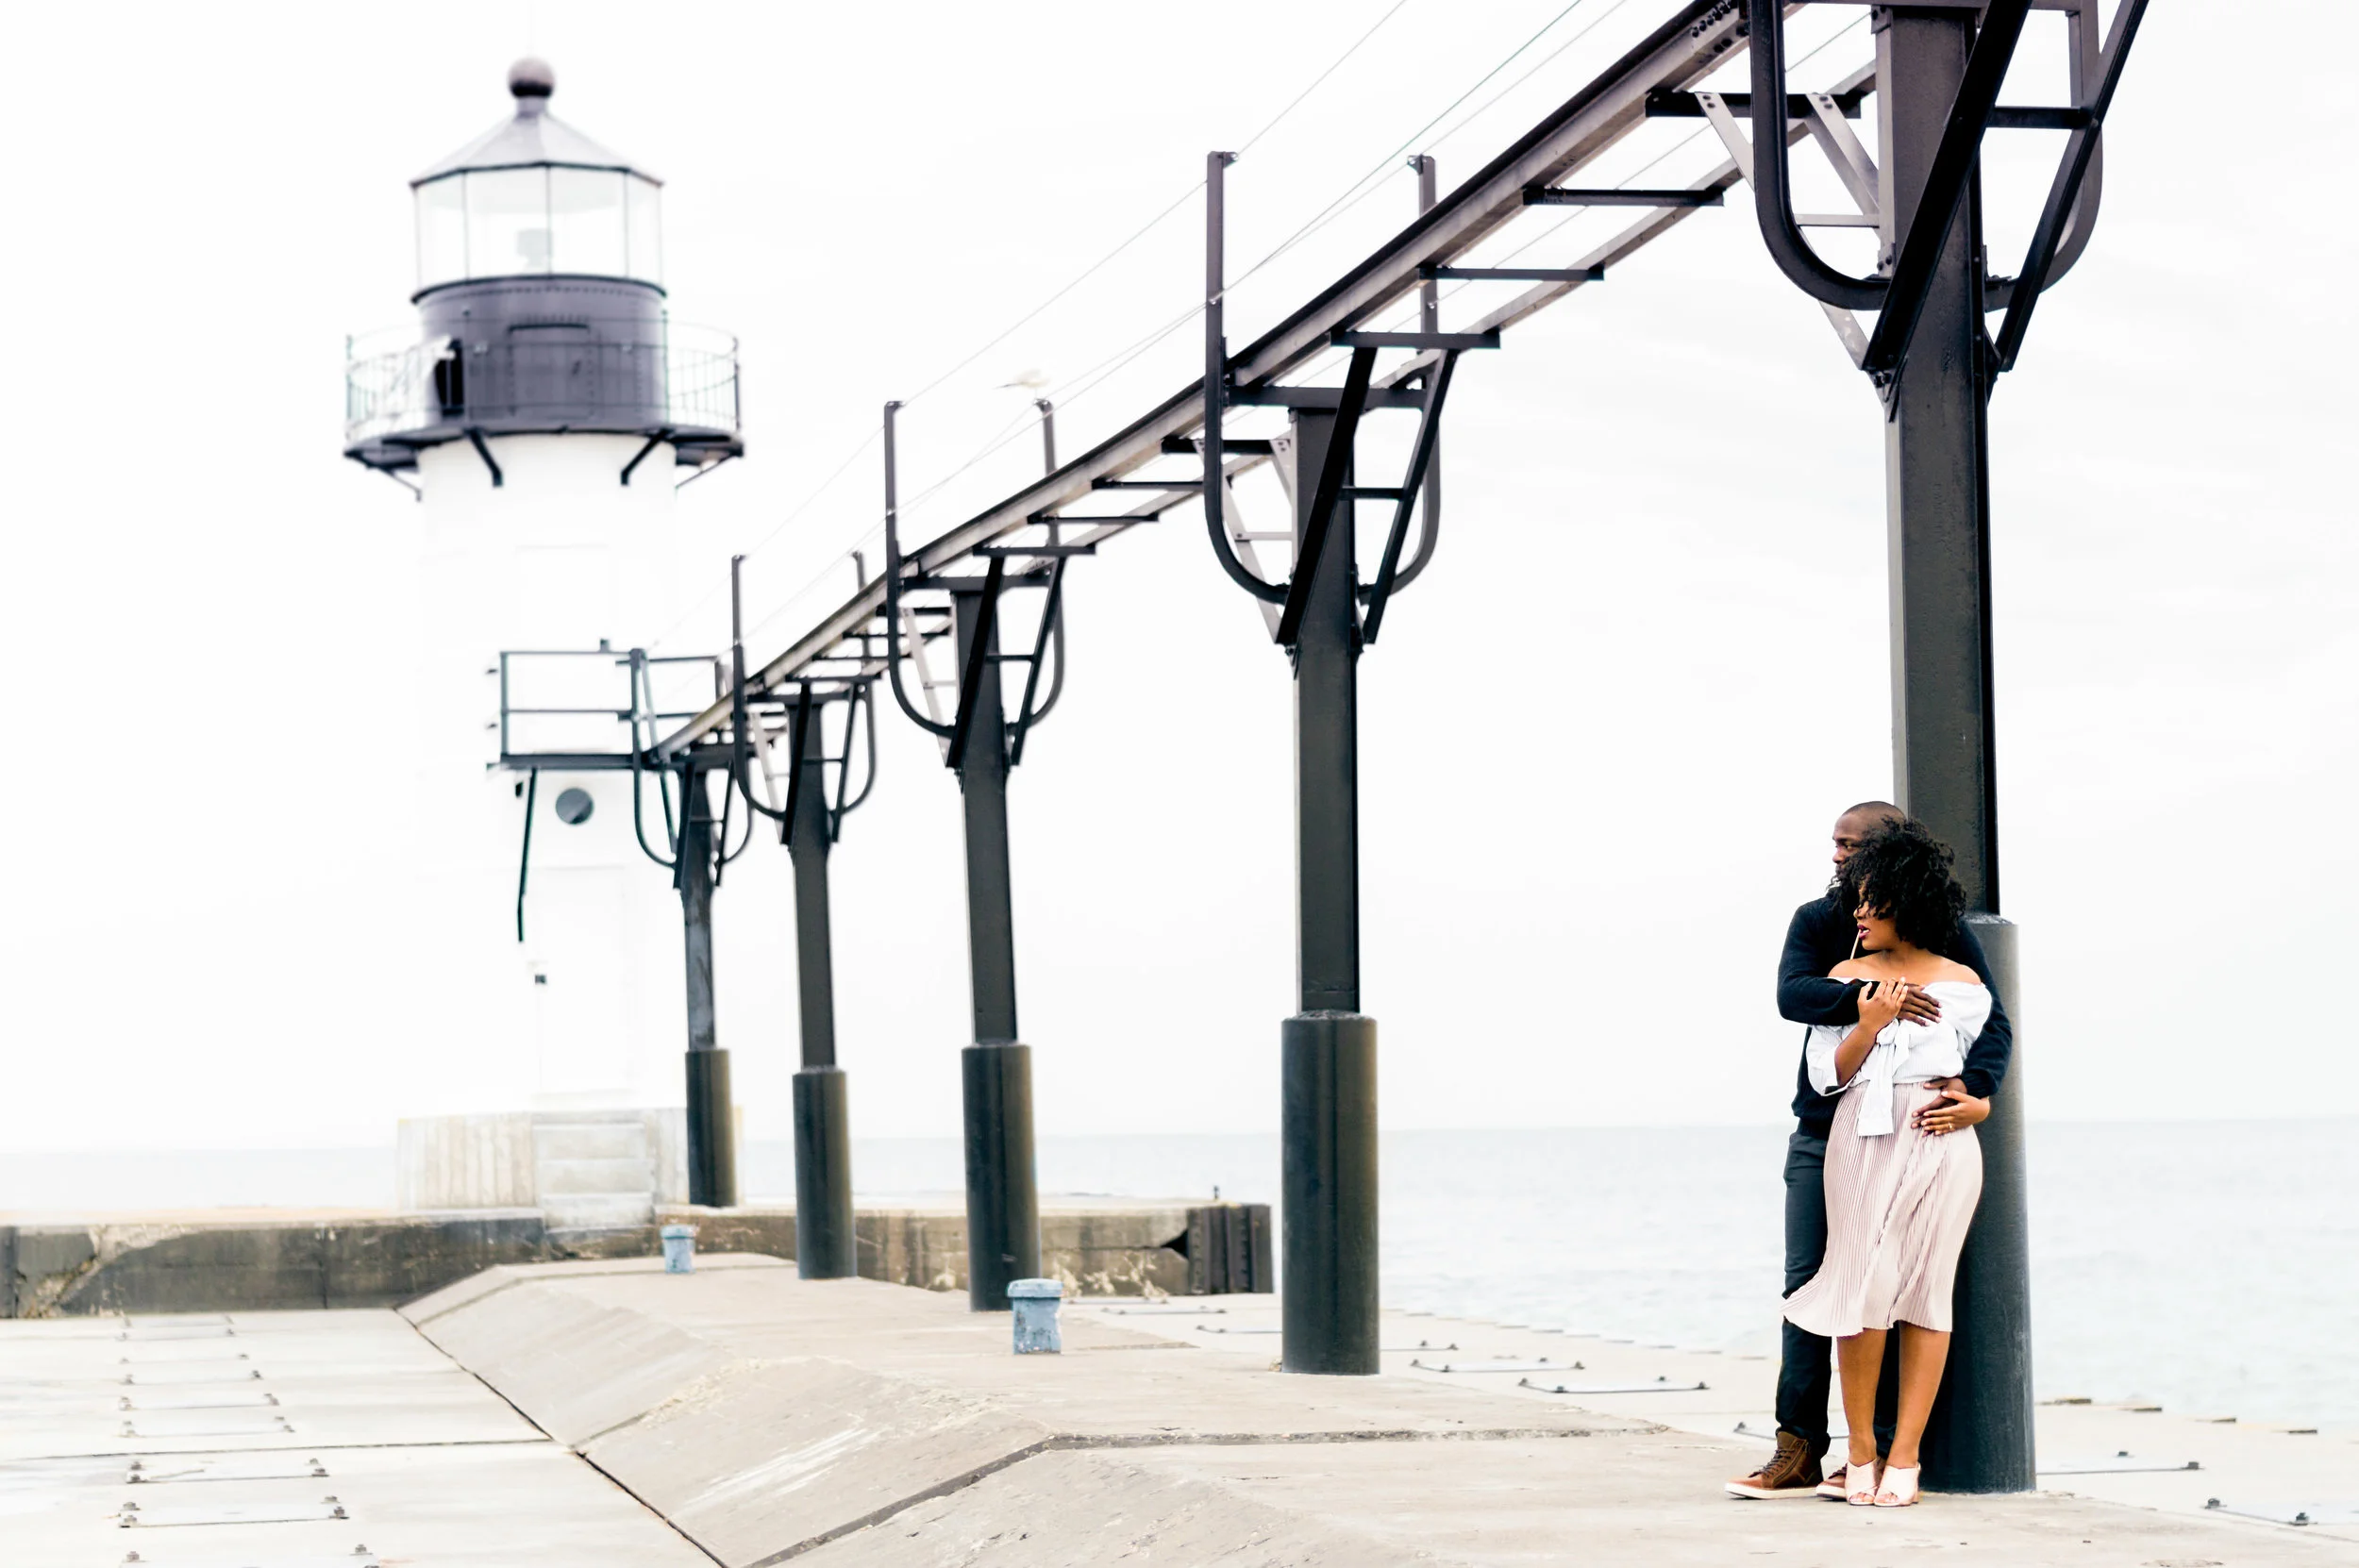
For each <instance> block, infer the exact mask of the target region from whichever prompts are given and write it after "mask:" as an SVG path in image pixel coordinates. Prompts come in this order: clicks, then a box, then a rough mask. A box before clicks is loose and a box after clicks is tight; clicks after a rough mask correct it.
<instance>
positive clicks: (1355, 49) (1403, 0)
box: [1237, 0, 1409, 158]
mask: <svg viewBox="0 0 2359 1568" xmlns="http://www.w3.org/2000/svg"><path fill="white" fill-rule="evenodd" d="M1408 4H1409V0H1396V3H1395V4H1394V6H1393V8H1392V9H1391V10H1388V11H1386V12H1385V13H1384V14H1383V15H1382V16H1380V17H1378V18H1377V19H1376V25H1375V26H1373V27H1370V28H1369V29H1368V30H1367V31H1366V32H1364V33H1362V34H1361V35H1360V37H1359V40H1358V42H1355V43H1353V44H1352V46H1351V47H1350V48H1348V49H1347V50H1345V51H1344V52H1343V53H1342V54H1340V55H1337V56H1336V57H1335V63H1334V64H1332V65H1330V66H1329V67H1328V68H1327V69H1326V70H1324V71H1322V72H1320V73H1319V74H1318V75H1316V76H1313V78H1312V79H1311V85H1310V86H1308V87H1306V88H1304V89H1303V90H1302V91H1301V92H1297V93H1296V94H1295V97H1294V102H1292V103H1290V104H1288V105H1287V106H1286V107H1285V108H1281V109H1280V110H1279V111H1278V112H1277V113H1276V114H1275V115H1273V116H1271V117H1270V123H1269V124H1268V125H1263V127H1262V128H1261V129H1260V130H1257V131H1255V132H1254V133H1253V134H1252V135H1251V136H1248V137H1246V139H1245V142H1244V143H1243V144H1242V145H1240V146H1239V147H1238V148H1237V156H1238V157H1239V158H1243V157H1244V156H1245V155H1246V153H1248V152H1250V151H1251V150H1252V148H1253V143H1255V142H1259V141H1260V140H1262V138H1263V137H1265V136H1267V135H1268V134H1269V133H1270V132H1272V131H1274V130H1276V129H1277V128H1278V123H1279V121H1280V120H1283V119H1284V118H1286V116H1287V115H1289V114H1292V113H1293V112H1294V111H1295V110H1296V109H1297V108H1300V107H1301V105H1302V100H1303V99H1305V98H1308V97H1309V96H1310V95H1311V94H1312V93H1313V92H1317V91H1318V90H1319V87H1320V85H1321V84H1322V83H1324V82H1325V81H1326V80H1327V78H1328V77H1330V76H1331V75H1334V74H1335V73H1336V72H1338V71H1340V70H1342V69H1343V64H1344V61H1346V60H1347V59H1349V58H1351V57H1352V56H1354V55H1356V54H1358V53H1359V52H1360V46H1361V44H1364V43H1365V42H1367V41H1368V40H1370V39H1372V38H1374V37H1375V36H1376V35H1377V34H1378V33H1380V32H1381V31H1382V30H1383V28H1384V24H1386V23H1387V22H1390V21H1391V20H1392V19H1393V18H1394V17H1396V16H1398V15H1399V14H1400V12H1401V9H1402V8H1403V7H1405V6H1407V5H1408Z"/></svg>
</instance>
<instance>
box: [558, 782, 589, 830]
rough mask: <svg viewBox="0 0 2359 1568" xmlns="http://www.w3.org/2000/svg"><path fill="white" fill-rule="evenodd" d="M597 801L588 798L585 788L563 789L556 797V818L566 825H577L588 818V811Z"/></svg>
mask: <svg viewBox="0 0 2359 1568" xmlns="http://www.w3.org/2000/svg"><path fill="white" fill-rule="evenodd" d="M597 806H598V803H597V802H596V801H594V800H592V799H591V798H590V792H589V791H587V790H563V791H560V792H559V793H558V797H557V820H558V821H560V822H561V823H563V824H564V825H565V826H568V827H579V826H581V825H582V824H583V823H585V822H588V821H589V820H590V813H591V812H592V811H594V810H596V809H597Z"/></svg>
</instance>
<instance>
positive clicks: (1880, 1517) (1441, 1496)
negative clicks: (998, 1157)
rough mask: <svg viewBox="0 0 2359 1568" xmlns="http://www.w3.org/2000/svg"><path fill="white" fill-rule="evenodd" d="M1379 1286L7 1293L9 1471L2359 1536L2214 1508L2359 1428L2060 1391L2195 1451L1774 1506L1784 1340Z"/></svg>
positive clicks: (1743, 1530) (1278, 1523)
mask: <svg viewBox="0 0 2359 1568" xmlns="http://www.w3.org/2000/svg"><path fill="white" fill-rule="evenodd" d="M1384 1321H1385V1340H1384V1343H1385V1345H1386V1354H1385V1357H1384V1362H1385V1367H1386V1370H1385V1373H1384V1374H1383V1375H1382V1376H1376V1377H1357V1378H1342V1377H1336V1378H1327V1377H1301V1376H1285V1375H1282V1374H1280V1373H1278V1372H1276V1371H1274V1370H1272V1362H1273V1360H1274V1359H1275V1358H1276V1355H1277V1343H1278V1336H1277V1335H1276V1334H1275V1333H1274V1332H1272V1330H1274V1329H1275V1327H1276V1326H1277V1310H1276V1306H1275V1303H1274V1302H1273V1300H1272V1298H1270V1297H1268V1296H1233V1297H1222V1298H1194V1299H1190V1300H1181V1301H1168V1302H1161V1303H1151V1304H1150V1303H1142V1302H1139V1301H1136V1300H1132V1301H1129V1302H1112V1301H1110V1302H1104V1303H1090V1304H1077V1305H1074V1306H1069V1307H1068V1308H1067V1309H1066V1311H1065V1313H1064V1339H1065V1353H1064V1354H1063V1355H1062V1356H1056V1357H1047V1356H1036V1357H1022V1358H1018V1357H1015V1356H1013V1355H1012V1354H1010V1350H1009V1333H1010V1327H1009V1322H1008V1319H1007V1318H1006V1317H1005V1316H1003V1315H998V1314H985V1315H977V1314H972V1313H970V1312H968V1311H967V1310H966V1309H965V1303H964V1301H963V1300H962V1298H961V1297H959V1296H956V1295H951V1294H947V1293H933V1292H925V1291H915V1290H910V1289H906V1288H903V1287H899V1286H894V1285H888V1284H881V1283H878V1282H875V1281H870V1280H838V1281H829V1282H809V1283H807V1282H804V1281H802V1280H800V1279H798V1278H797V1277H795V1271H794V1269H793V1268H792V1266H791V1265H786V1264H781V1263H778V1261H776V1260H775V1259H767V1258H760V1257H711V1256H706V1257H703V1258H700V1259H698V1270H697V1272H696V1273H695V1274H694V1275H691V1276H684V1277H683V1276H666V1275H663V1274H661V1273H660V1272H658V1266H657V1265H656V1264H654V1263H653V1262H651V1261H648V1260H641V1259H611V1260H585V1261H579V1262H571V1263H555V1264H543V1265H533V1266H527V1267H513V1268H497V1269H493V1270H490V1271H487V1272H485V1273H483V1274H481V1275H478V1276H475V1277H473V1278H471V1279H468V1280H466V1281H463V1282H461V1283H460V1284H458V1285H455V1286H452V1287H450V1288H449V1289H447V1290H444V1291H442V1292H439V1293H436V1294H434V1295H432V1296H429V1297H427V1298H426V1299H424V1300H421V1301H418V1302H414V1303H412V1304H410V1306H408V1307H407V1308H404V1309H402V1310H401V1311H400V1312H398V1313H395V1312H392V1311H381V1310H354V1311H334V1312H322V1311H310V1312H284V1313H257V1314H231V1315H227V1316H222V1315H213V1316H209V1317H208V1316H187V1317H176V1318H154V1319H140V1318H132V1319H128V1320H125V1319H120V1318H81V1319H65V1320H53V1321H47V1322H23V1323H15V1324H6V1325H0V1380H4V1381H0V1389H4V1390H5V1393H0V1507H5V1508H6V1509H7V1510H8V1513H9V1518H8V1528H7V1531H6V1534H7V1538H8V1543H9V1545H10V1547H11V1552H10V1554H9V1555H8V1560H10V1561H11V1562H14V1561H18V1560H22V1561H24V1562H25V1563H27V1564H39V1565H41V1568H48V1565H50V1564H53V1563H55V1564H79V1563H93V1564H107V1565H110V1568H111V1565H115V1564H122V1563H125V1562H138V1563H142V1564H156V1565H158V1568H170V1565H171V1564H174V1563H188V1564H216V1563H218V1564H223V1565H227V1564H232V1563H251V1562H272V1563H278V1562H287V1563H293V1562H296V1561H303V1562H314V1561H316V1562H323V1563H324V1562H328V1561H337V1562H341V1563H346V1564H352V1565H355V1568H368V1565H369V1564H371V1563H376V1562H381V1563H385V1564H391V1563H393V1562H397V1561H398V1562H415V1563H429V1562H453V1563H467V1564H508V1563H514V1564H539V1563H550V1564H555V1563H568V1564H590V1565H596V1564H606V1563H613V1564H623V1563H631V1564H646V1565H654V1568H662V1565H665V1564H674V1563H678V1564H704V1563H711V1562H720V1563H725V1564H728V1565H730V1568H758V1565H767V1564H772V1563H777V1562H781V1561H784V1560H787V1559H788V1558H790V1557H794V1558H808V1559H809V1560H811V1562H812V1563H814V1564H818V1565H830V1564H878V1565H885V1564H895V1565H897V1564H910V1565H916V1564H927V1565H934V1564H950V1563H958V1564H969V1565H975V1568H986V1565H998V1564H1005V1565H1007V1568H1017V1565H1019V1564H1020V1565H1024V1568H1033V1565H1038V1564H1051V1563H1069V1564H1098V1563H1104V1562H1112V1561H1116V1560H1130V1561H1139V1562H1166V1563H1171V1564H1175V1565H1189V1568H1193V1565H1196V1564H1202V1563H1210V1562H1223V1563H1238V1564H1254V1565H1268V1568H1279V1565H1295V1564H1328V1563H1331V1564H1337V1565H1351V1568H1362V1565H1378V1568H1383V1565H1392V1564H1408V1563H1412V1562H1418V1563H1463V1564H1470V1565H1471V1564H1482V1565H1490V1564H1501V1565H1504V1564H1537V1563H1545V1562H1556V1561H1568V1560H1579V1561H1582V1562H1590V1563H1631V1564H1690V1563H1693V1564H1707V1563H1708V1564H1715V1565H1717V1564H1725V1563H1727V1562H1731V1561H1733V1560H1740V1559H1742V1560H1783V1561H1789V1562H1795V1563H1827V1562H1852V1561H1858V1562H1867V1561H1881V1560H1886V1556H1887V1554H1888V1555H1889V1557H1890V1558H1891V1559H1892V1560H1899V1558H1902V1557H1916V1556H1919V1555H1922V1554H1923V1553H1925V1552H1928V1551H1932V1550H1936V1549H1937V1550H1939V1551H1940V1553H1941V1555H1942V1556H1943V1558H1944V1560H1951V1561H1958V1562H1966V1563H1990V1564H2006V1565H2009V1568H2016V1565H2045V1564H2066V1563H2069V1564H2073V1565H2076V1568H2079V1565H2089V1568H2116V1565H2118V1568H2151V1565H2153V1564H2156V1563H2172V1564H2194V1563H2203V1564H2218V1565H2234V1568H2243V1565H2246V1564H2301V1565H2309V1564H2325V1563H2343V1562H2350V1561H2352V1560H2359V1520H2346V1521H2344V1522H2341V1523H2337V1522H2334V1516H2333V1515H2331V1514H2326V1513H2321V1515H2320V1522H2318V1523H2316V1524H2313V1525H2311V1526H2306V1527H2288V1526H2278V1525H2271V1524H2268V1523H2266V1522H2263V1521H2262V1520H2259V1519H2256V1518H2245V1517H2237V1516H2234V1515H2231V1514H2228V1513H2226V1512H2223V1511H2220V1510H2205V1509H2204V1508H2203V1506H2202V1505H2203V1499H2204V1497H2205V1496H2206V1495H2209V1496H2219V1497H2221V1498H2222V1500H2223V1502H2225V1503H2226V1504H2228V1505H2229V1506H2230V1507H2232V1508H2234V1507H2244V1506H2248V1505H2259V1506H2262V1507H2264V1508H2266V1507H2267V1506H2271V1505H2275V1504H2279V1503H2282V1502H2300V1500H2301V1499H2302V1498H2304V1497H2307V1498H2309V1499H2311V1500H2312V1501H2313V1504H2314V1505H2316V1504H2319V1503H2324V1504H2334V1503H2343V1504H2348V1503H2349V1502H2350V1501H2351V1500H2352V1499H2353V1497H2354V1495H2359V1485H2354V1483H2359V1462H2354V1461H2359V1434H2354V1433H2351V1432H2334V1431H2330V1432H2326V1433H2317V1434H2311V1433H2300V1434H2296V1433H2290V1432H2286V1431H2283V1430H2270V1429H2265V1428H2258V1427H2252V1426H2243V1425H2233V1426H2232V1425H2223V1424H2214V1423H2199V1422H2196V1421H2192V1420H2186V1419H2182V1418H2180V1417H2178V1416H2176V1415H2170V1414H2157V1413H2149V1412H2140V1411H2129V1410H2107V1409H2104V1408H2101V1407H2095V1406H2077V1405H2066V1406H2056V1407H2049V1408H2046V1409H2043V1410H2042V1411H2041V1412H2040V1413H2041V1432H2040V1437H2041V1447H2042V1454H2043V1456H2044V1457H2055V1458H2054V1462H2057V1463H2060V1464H2064V1463H2068V1461H2074V1460H2083V1461H2095V1460H2100V1459H2116V1458H2117V1457H2118V1455H2117V1451H2118V1450H2119V1449H2122V1448H2128V1449H2130V1450H2131V1452H2132V1455H2133V1458H2135V1459H2138V1460H2155V1461H2167V1462H2176V1463H2183V1462H2184V1461H2185V1460H2198V1461H2200V1463H2201V1464H2202V1465H2203V1466H2204V1468H2203V1469H2202V1470H2201V1471H2199V1472H2179V1473H2171V1472H2160V1471H2157V1472H2140V1471H2126V1472H2118V1473H2115V1474H2108V1475H2096V1474H2090V1475H2070V1476H2061V1475H2060V1476H2052V1477H2048V1478H2047V1484H2048V1485H2049V1487H2051V1488H2054V1489H2055V1490H2049V1491H2043V1492H2041V1493H2033V1494H2029V1495H2022V1496H2012V1497H2000V1498H1982V1497H1942V1496H1931V1497H1929V1498H1928V1499H1927V1501H1926V1502H1925V1503H1924V1504H1923V1505H1921V1506H1920V1507H1918V1508H1916V1509H1915V1510H1907V1511H1900V1512H1893V1511H1887V1510H1863V1509H1847V1508H1844V1507H1841V1506H1840V1505H1838V1504H1832V1503H1818V1502H1811V1501H1801V1502H1788V1503H1743V1502H1738V1501H1735V1500H1733V1499H1730V1498H1727V1497H1724V1496H1722V1495H1720V1494H1719V1483H1720V1481H1721V1480H1722V1479H1723V1478H1725V1477H1726V1476H1731V1475H1734V1474H1736V1473H1737V1472H1739V1471H1741V1470H1744V1469H1746V1468H1748V1467H1749V1465H1750V1464H1751V1463H1753V1462H1755V1460H1757V1458H1758V1456H1759V1455H1760V1454H1762V1453H1763V1452H1765V1445H1764V1444H1763V1443H1760V1442H1757V1441H1754V1440H1752V1439H1751V1438H1749V1437H1748V1436H1747V1435H1745V1434H1743V1433H1740V1432H1739V1431H1738V1430H1737V1429H1736V1428H1737V1427H1738V1426H1739V1424H1740V1423H1741V1424H1743V1425H1744V1426H1747V1427H1748V1428H1752V1429H1757V1428H1758V1427H1759V1426H1762V1425H1765V1420H1766V1410H1767V1394H1768V1391H1769V1383H1770V1378H1771V1376H1772V1375H1773V1372H1774V1369H1773V1368H1771V1367H1770V1366H1769V1365H1768V1363H1766V1362H1765V1361H1753V1360H1748V1359H1738V1358H1729V1357H1717V1356H1706V1355H1700V1354H1697V1353H1694V1352H1683V1351H1676V1350H1671V1349H1668V1348H1664V1347H1649V1346H1643V1345H1636V1344H1620V1343H1612V1342H1608V1341H1604V1340H1600V1339H1596V1338H1590V1337H1583V1336H1569V1335H1564V1334H1554V1333H1549V1334H1543V1333H1539V1332H1537V1331H1534V1330H1531V1329H1528V1328H1517V1327H1513V1326H1501V1325H1496V1324H1484V1323H1476V1322H1471V1321H1467V1320H1453V1319H1446V1318H1437V1317H1426V1316H1414V1315H1410V1314H1405V1313H1397V1312H1396V1313H1387V1314H1386V1315H1385V1320H1384ZM1522 1362H1548V1363H1552V1364H1551V1365H1548V1366H1540V1367H1526V1366H1517V1365H1509V1366H1502V1365H1501V1364H1500V1363H1522ZM1576 1362H1577V1363H1579V1365H1578V1366H1576V1365H1574V1364H1573V1363H1576ZM1419 1363H1422V1364H1419ZM1445 1366H1447V1367H1456V1368H1467V1369H1476V1368H1479V1369H1481V1370H1458V1371H1444V1370H1441V1368H1443V1367H1445ZM257 1373H259V1374H260V1376H253V1375H254V1374H257ZM126 1377H128V1378H130V1379H131V1381H129V1382H128V1383H125V1381H124V1379H125V1378H126ZM1657 1379H1661V1382H1660V1383H1658V1382H1657V1381H1656V1380H1657ZM1527 1381H1530V1382H1532V1383H1538V1384H1540V1385H1543V1386H1542V1387H1538V1388H1535V1387H1527V1386H1523V1385H1524V1384H1525V1383H1526V1382H1527ZM1698 1382H1700V1383H1703V1384H1705V1385H1707V1386H1706V1387H1704V1388H1702V1389H1694V1388H1692V1387H1691V1388H1688V1389H1687V1390H1686V1391H1685V1392H1673V1390H1674V1389H1675V1388H1677V1387H1678V1386H1680V1385H1692V1384H1694V1383H1698ZM1552 1383H1561V1384H1564V1385H1566V1386H1569V1387H1576V1388H1578V1389H1580V1390H1581V1392H1580V1393H1575V1394H1562V1393H1549V1392H1546V1386H1547V1385H1549V1384H1552ZM1606 1389H1623V1390H1631V1391H1638V1392H1621V1393H1614V1392H1602V1391H1603V1390H1606ZM330 1496H332V1497H333V1498H334V1499H335V1500H334V1501H333V1502H332V1503H331V1502H327V1501H324V1499H326V1498H329V1497H330ZM126 1504H136V1505H137V1507H136V1508H130V1509H126V1508H125V1505H126ZM338 1510H341V1511H340V1512H339V1511H338ZM126 1521H127V1522H126ZM200 1523H203V1525H204V1527H197V1526H198V1525H199V1524H200ZM133 1551H137V1552H138V1553H139V1556H138V1557H137V1558H131V1557H129V1556H127V1555H126V1554H128V1553H131V1552H133Z"/></svg>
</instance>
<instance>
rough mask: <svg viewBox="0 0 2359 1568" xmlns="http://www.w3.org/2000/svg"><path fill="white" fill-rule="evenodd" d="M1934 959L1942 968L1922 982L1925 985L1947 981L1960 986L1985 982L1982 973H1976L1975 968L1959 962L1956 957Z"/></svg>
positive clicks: (1978, 984)
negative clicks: (1972, 968)
mask: <svg viewBox="0 0 2359 1568" xmlns="http://www.w3.org/2000/svg"><path fill="white" fill-rule="evenodd" d="M1933 961H1934V962H1935V963H1937V964H1939V965H1940V966H1941V968H1940V970H1939V972H1937V973H1936V974H1934V975H1933V976H1931V977H1930V978H1928V979H1926V980H1924V981H1923V982H1921V983H1923V984H1925V985H1940V984H1944V983H1947V984H1949V985H1960V986H1980V985H1981V984H1982V983H1983V977H1982V976H1980V975H1977V974H1975V973H1974V971H1973V970H1971V969H1969V968H1967V967H1966V965H1965V964H1962V963H1960V962H1958V961H1957V960H1956V959H1934V960H1933Z"/></svg>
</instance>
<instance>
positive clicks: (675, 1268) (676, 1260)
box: [662, 1225, 696, 1274]
mask: <svg viewBox="0 0 2359 1568" xmlns="http://www.w3.org/2000/svg"><path fill="white" fill-rule="evenodd" d="M662 1236H663V1272H664V1273H665V1274H694V1273H695V1272H696V1227H695V1226H693V1225H667V1226H664V1227H663V1231H662Z"/></svg>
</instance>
